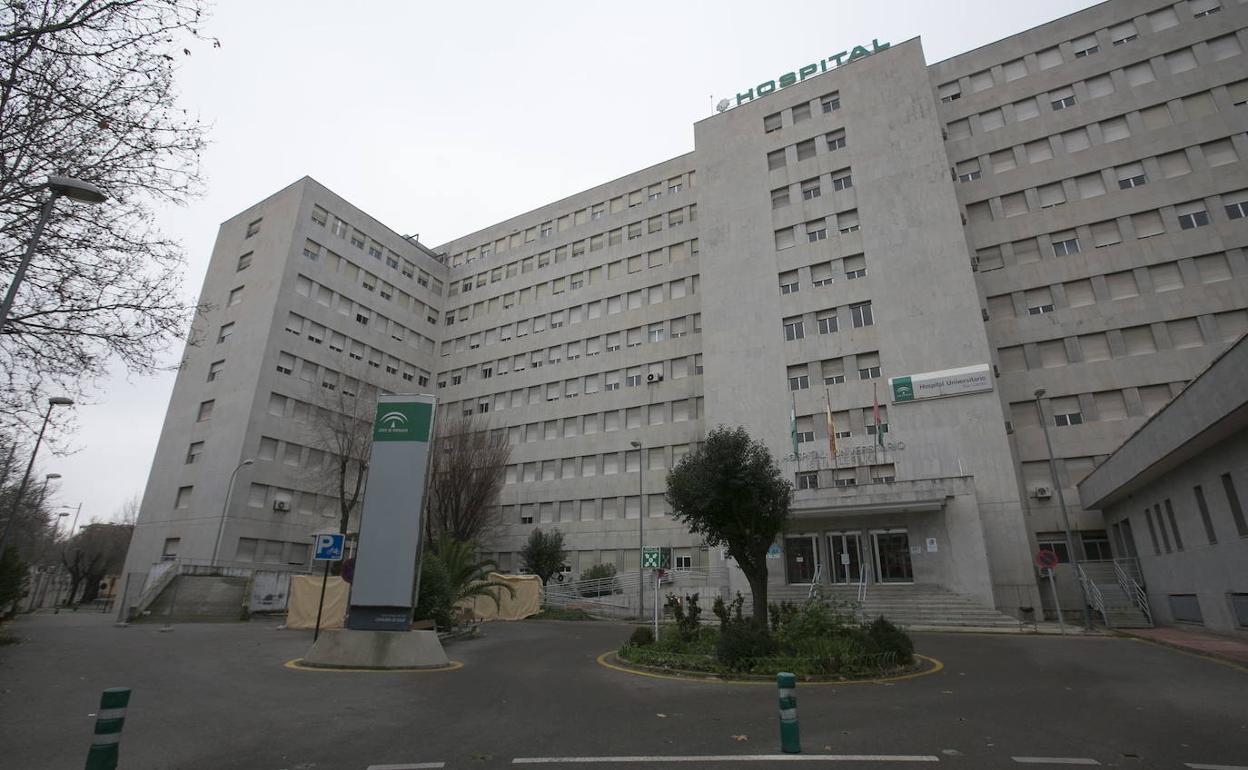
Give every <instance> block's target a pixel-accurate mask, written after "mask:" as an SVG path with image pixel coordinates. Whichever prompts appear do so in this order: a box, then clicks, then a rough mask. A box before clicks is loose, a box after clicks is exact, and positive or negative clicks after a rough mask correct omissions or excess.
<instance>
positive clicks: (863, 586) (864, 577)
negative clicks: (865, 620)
mask: <svg viewBox="0 0 1248 770" xmlns="http://www.w3.org/2000/svg"><path fill="white" fill-rule="evenodd" d="M870 574H871V565H870V563H868V562H866V561H863V560H862V559H859V560H858V603H859V604H863V603H864V602H866V601H867V585H869V584H870V580H869V579H868V578H869V577H870Z"/></svg>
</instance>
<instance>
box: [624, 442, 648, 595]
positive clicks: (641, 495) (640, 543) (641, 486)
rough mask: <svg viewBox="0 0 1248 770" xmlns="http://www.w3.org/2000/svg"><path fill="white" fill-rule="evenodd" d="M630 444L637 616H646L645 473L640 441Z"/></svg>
mask: <svg viewBox="0 0 1248 770" xmlns="http://www.w3.org/2000/svg"><path fill="white" fill-rule="evenodd" d="M628 443H629V445H630V446H632V447H633V448H634V449H636V450H637V616H638V617H640V618H644V617H645V616H646V581H645V579H644V575H645V573H646V570H645V568H644V566H643V565H642V559H644V558H645V557H644V556H642V554H644V553H645V550H646V473H645V469H644V468H643V467H642V462H641V455H642V451H641V442H640V441H630V442H628Z"/></svg>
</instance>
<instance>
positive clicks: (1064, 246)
mask: <svg viewBox="0 0 1248 770" xmlns="http://www.w3.org/2000/svg"><path fill="white" fill-rule="evenodd" d="M1078 253H1079V239H1078V238H1067V239H1065V240H1061V241H1053V256H1055V257H1064V256H1066V255H1068V254H1078Z"/></svg>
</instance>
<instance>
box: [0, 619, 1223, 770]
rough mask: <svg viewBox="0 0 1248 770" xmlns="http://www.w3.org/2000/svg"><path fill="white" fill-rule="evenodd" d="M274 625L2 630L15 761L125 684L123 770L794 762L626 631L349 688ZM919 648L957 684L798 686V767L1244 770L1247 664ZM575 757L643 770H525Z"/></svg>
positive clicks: (79, 757)
mask: <svg viewBox="0 0 1248 770" xmlns="http://www.w3.org/2000/svg"><path fill="white" fill-rule="evenodd" d="M277 625H278V621H267V622H263V621H261V622H252V623H249V624H232V625H227V624H198V625H197V624H185V625H179V626H177V627H176V628H175V630H174V631H173V632H171V633H161V632H160V631H159V626H158V625H138V626H131V627H129V628H114V627H113V626H112V625H111V619H110V618H107V617H104V616H100V615H95V614H76V615H75V614H61V615H56V616H52V615H39V616H33V617H25V618H22V619H20V620H18V621H17V622H16V623H14V624H10V625H8V626H6V630H7V632H8V633H9V634H11V635H16V636H18V637H19V638H20V639H21V642H20V643H19V644H16V645H9V646H3V647H0V767H2V768H6V769H7V768H20V769H21V770H38V769H41V768H58V769H59V768H79V767H82V764H83V761H84V759H85V757H86V752H87V747H88V745H89V744H90V740H91V731H92V726H93V724H94V718H93V715H94V713H95V710H96V706H97V705H98V699H99V694H100V691H101V690H103V689H104V688H106V687H113V686H128V687H131V688H132V689H133V697H132V700H131V704H130V709H129V713H128V717H127V721H126V728H125V731H124V734H123V737H122V743H121V756H122V763H121V767H122V768H124V769H125V770H139V769H146V768H212V769H213V770H229V769H232V768H248V769H251V768H256V769H257V770H296V769H298V770H327V769H330V768H332V769H333V770H339V769H341V770H367V769H368V768H370V767H372V768H374V770H377V768H379V767H380V768H386V769H387V770H398V769H399V768H420V767H431V768H432V767H440V766H445V767H446V768H501V767H510V766H513V765H516V764H525V765H526V766H530V767H539V768H540V767H571V768H589V767H603V768H608V769H609V768H628V767H647V768H650V767H673V768H682V770H683V769H686V768H687V769H688V770H695V769H696V768H736V767H741V768H757V767H772V766H785V765H783V764H782V762H781V761H780V760H778V759H776V758H775V757H774V756H771V755H775V754H776V753H778V751H779V739H778V728H777V721H776V719H777V713H776V712H777V708H776V690H775V688H774V687H772V686H769V685H762V686H749V685H728V684H715V683H695V682H686V681H671V680H666V679H657V678H648V677H642V676H636V675H633V674H626V673H621V672H618V671H613V670H610V669H607V668H604V667H602V666H601V665H599V664H598V663H597V662H596V658H597V657H598V655H599V654H600V653H602V652H604V651H606V650H608V649H610V648H613V647H615V646H617V645H618V643H619V642H620V641H621V640H622V639H623V638H625V637H626V636H627V633H628V631H629V628H628V627H627V626H623V625H618V624H611V623H558V622H539V621H524V622H520V623H511V624H492V625H490V626H488V627H487V629H486V634H485V636H484V638H481V639H477V640H471V641H465V642H459V643H454V644H452V645H450V646H449V647H448V652H449V654H450V655H451V657H452V658H453V659H455V660H459V661H462V662H463V663H464V667H463V668H461V669H459V670H457V671H451V672H441V673H376V672H361V673H342V672H313V671H300V670H291V669H289V668H285V667H284V666H283V663H284V662H286V661H288V660H290V659H292V658H296V657H299V656H300V655H301V654H303V652H305V651H306V649H307V647H308V646H309V644H310V641H311V634H310V632H301V631H299V632H297V631H281V630H276V626H277ZM916 641H917V646H918V649H919V651H920V652H921V653H924V654H926V655H930V656H932V657H934V658H936V659H938V660H940V661H942V662H943V663H944V668H943V670H941V671H939V672H937V673H935V674H932V675H929V676H923V677H918V678H915V679H910V680H907V681H900V682H895V683H892V684H853V685H835V686H801V687H799V690H798V712H799V715H800V718H801V730H802V744H803V749H804V751H805V753H804V754H802V755H801V756H802V757H804V758H807V760H813V761H805V760H803V761H800V762H799V764H800V765H801V766H830V767H836V768H848V767H872V768H875V767H878V768H901V767H927V766H931V765H933V764H938V765H940V766H945V767H956V768H1009V767H1019V768H1026V767H1045V766H1046V764H1042V763H1036V762H1024V761H1019V760H1027V759H1041V760H1045V761H1046V762H1047V763H1048V765H1050V766H1070V765H1072V764H1074V765H1076V766H1078V765H1087V764H1092V763H1097V764H1100V765H1102V766H1117V767H1132V768H1134V767H1148V768H1154V767H1156V768H1185V767H1189V768H1201V767H1220V766H1227V767H1248V671H1246V670H1244V669H1243V668H1236V667H1233V666H1229V665H1226V664H1221V663H1217V662H1214V661H1211V660H1208V659H1202V658H1196V657H1193V656H1190V655H1185V654H1182V653H1178V652H1175V651H1173V650H1170V649H1166V648H1161V647H1156V646H1153V645H1151V644H1148V643H1144V642H1138V641H1132V640H1126V639H1115V638H1084V639H1074V638H1058V637H1017V636H987V635H957V634H922V635H918V636H916ZM854 755H860V756H859V758H857V759H854V758H851V757H853V756H854ZM748 756H756V757H758V758H757V759H753V760H747V759H745V758H746V757H748ZM577 757H579V758H597V759H601V758H616V759H621V758H633V759H632V761H631V762H630V763H627V764H624V763H619V762H583V761H577V762H565V761H560V762H557V763H556V762H532V761H530V762H516V760H517V759H519V760H541V759H546V760H555V759H558V760H564V759H567V758H577ZM692 757H702V758H701V759H696V760H693V761H679V762H677V761H673V760H672V759H671V758H692ZM888 757H892V759H891V760H889V759H888ZM664 758H667V759H664ZM727 758H731V759H732V760H733V761H728V759H727ZM1059 759H1060V760H1066V761H1065V762H1063V763H1058V764H1054V760H1059ZM439 763H443V764H442V765H439Z"/></svg>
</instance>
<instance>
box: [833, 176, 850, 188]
mask: <svg viewBox="0 0 1248 770" xmlns="http://www.w3.org/2000/svg"><path fill="white" fill-rule="evenodd" d="M853 186H854V178H853V177H852V176H850V175H849V174H845V175H843V176H833V177H832V189H833V190H838V191H839V190H848V189H849V188H851V187H853Z"/></svg>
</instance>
